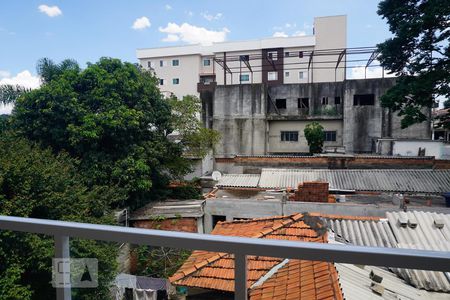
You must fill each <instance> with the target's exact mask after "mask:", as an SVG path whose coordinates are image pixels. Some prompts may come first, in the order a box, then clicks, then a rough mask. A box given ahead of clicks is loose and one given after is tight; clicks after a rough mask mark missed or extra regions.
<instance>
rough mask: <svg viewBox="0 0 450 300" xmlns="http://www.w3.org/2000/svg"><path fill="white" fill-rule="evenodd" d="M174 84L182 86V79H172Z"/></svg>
mask: <svg viewBox="0 0 450 300" xmlns="http://www.w3.org/2000/svg"><path fill="white" fill-rule="evenodd" d="M172 84H180V78H174V79H172Z"/></svg>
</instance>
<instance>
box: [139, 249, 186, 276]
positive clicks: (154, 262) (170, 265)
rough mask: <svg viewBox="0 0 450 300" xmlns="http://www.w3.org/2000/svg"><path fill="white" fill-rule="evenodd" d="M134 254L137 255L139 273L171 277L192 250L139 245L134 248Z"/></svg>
mask: <svg viewBox="0 0 450 300" xmlns="http://www.w3.org/2000/svg"><path fill="white" fill-rule="evenodd" d="M134 255H136V256H137V266H136V267H137V269H136V274H137V275H140V276H150V277H157V278H169V277H170V276H172V275H173V274H175V272H176V271H177V270H178V269H179V268H180V267H181V265H182V264H183V263H184V261H185V260H186V259H187V258H188V257H189V255H191V251H189V250H185V249H174V248H167V247H151V246H139V247H137V248H136V249H135V250H134Z"/></svg>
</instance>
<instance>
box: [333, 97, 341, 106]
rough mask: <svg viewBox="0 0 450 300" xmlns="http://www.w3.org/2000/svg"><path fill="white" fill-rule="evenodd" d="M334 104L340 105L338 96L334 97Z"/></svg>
mask: <svg viewBox="0 0 450 300" xmlns="http://www.w3.org/2000/svg"><path fill="white" fill-rule="evenodd" d="M334 104H341V97H339V96H336V97H334Z"/></svg>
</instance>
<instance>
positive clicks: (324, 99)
mask: <svg viewBox="0 0 450 300" xmlns="http://www.w3.org/2000/svg"><path fill="white" fill-rule="evenodd" d="M322 105H328V97H322Z"/></svg>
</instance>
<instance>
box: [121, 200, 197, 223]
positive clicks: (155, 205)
mask: <svg viewBox="0 0 450 300" xmlns="http://www.w3.org/2000/svg"><path fill="white" fill-rule="evenodd" d="M204 202H205V200H185V201H180V200H177V201H173V200H166V201H163V202H150V203H149V204H147V205H146V206H144V207H141V208H139V209H138V210H136V211H134V212H133V213H132V214H131V216H130V220H148V219H150V218H152V217H155V216H162V217H166V218H174V217H180V216H181V217H184V218H200V217H202V216H203V214H204V211H203V204H204Z"/></svg>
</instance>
